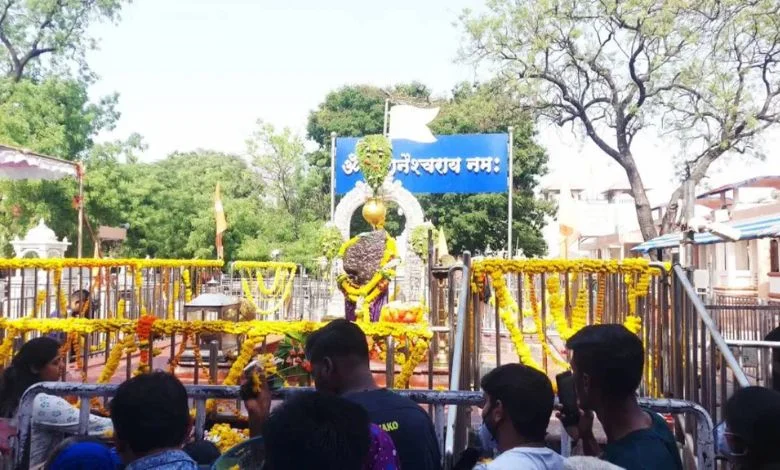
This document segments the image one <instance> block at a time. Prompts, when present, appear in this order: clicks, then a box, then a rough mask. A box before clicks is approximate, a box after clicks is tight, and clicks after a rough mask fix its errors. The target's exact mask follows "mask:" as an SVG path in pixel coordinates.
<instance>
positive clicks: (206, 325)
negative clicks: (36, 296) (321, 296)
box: [0, 318, 433, 388]
mask: <svg viewBox="0 0 780 470" xmlns="http://www.w3.org/2000/svg"><path fill="white" fill-rule="evenodd" d="M137 323H138V322H137V320H129V319H124V318H108V319H88V318H18V319H7V318H2V319H0V328H2V329H4V330H5V332H6V336H5V338H4V340H3V342H2V343H0V363H6V362H7V361H8V360H9V359H10V355H11V354H12V351H13V338H14V337H15V336H16V335H17V334H19V333H24V332H29V331H37V332H40V333H41V334H48V333H52V332H60V331H61V332H65V333H68V334H69V335H73V336H69V339H70V340H74V339H75V340H76V343H72V342H71V341H68V342H66V343H67V344H65V345H64V347H65V348H68V347H70V346H69V345H70V344H74V346H75V345H78V344H80V343H79V342H78V339H79V337H80V336H83V335H85V334H89V333H94V332H107V333H108V332H114V333H118V332H122V333H123V334H124V338H123V341H122V343H121V345H117V346H116V347H115V349H113V350H112V352H111V354H110V355H109V359H108V360H107V363H106V367H105V369H104V370H103V371H101V378H100V379H99V380H105V381H108V380H110V378H111V377H112V376H113V375H114V373H115V371H116V368H117V366H118V364H119V362H120V361H121V357H122V354H130V353H133V352H136V351H138V349H139V347H146V348H148V346H149V343H148V340H147V341H143V342H142V343H143V344H141V342H137V341H136V338H135V334H134V332H135V330H136V327H137ZM324 325H325V323H317V322H308V321H292V322H288V321H261V320H252V321H242V322H234V321H226V320H216V321H183V320H168V319H165V320H163V319H158V320H156V321H155V322H154V323H152V325H151V330H152V332H154V333H156V334H163V335H172V334H182V333H186V334H189V335H190V337H194V338H195V344H199V343H198V335H200V334H205V333H211V334H213V333H227V334H234V335H247V339H246V340H245V342H244V344H243V345H242V350H241V352H240V354H239V358H238V359H236V361H235V362H234V363H233V366H232V367H231V369H230V371H229V372H228V376H227V377H226V379H225V382H223V383H225V384H226V385H231V384H237V383H238V381H239V380H240V376H241V372H242V371H243V367H245V366H246V364H247V363H248V361H249V360H250V359H251V356H252V353H253V351H254V345H256V344H258V343H259V342H261V341H262V338H264V337H266V336H268V335H284V334H286V333H302V334H305V333H310V332H312V331H315V330H317V329H319V328H321V327H323V326H324ZM357 325H358V326H359V327H360V328H361V329H362V330H363V332H364V333H365V335H366V336H368V337H376V336H378V337H388V336H392V337H393V338H396V339H397V340H401V339H403V338H409V339H410V340H412V341H413V342H414V343H415V347H414V349H413V351H412V353H411V354H410V357H409V358H408V359H407V360H406V361H405V362H404V369H403V370H402V373H401V375H399V378H398V380H397V381H396V383H397V386H398V387H401V388H402V387H406V386H407V385H408V380H409V378H411V375H412V373H413V372H414V369H415V368H416V367H417V365H419V363H420V362H421V361H422V360H423V359H424V358H425V351H427V344H428V342H429V341H430V339H431V338H432V337H433V333H432V332H431V330H430V327H429V326H428V325H427V324H425V323H414V324H405V323H394V322H382V321H380V322H358V323H357ZM120 351H121V352H120ZM199 352H200V351H199V348H197V347H195V348H194V353H195V361H196V364H198V368H199V369H200V368H202V367H204V365H203V363H202V359H201V358H200V357H199ZM242 364H243V365H242ZM106 369H107V370H106ZM112 369H113V370H112ZM404 371H406V372H404Z"/></svg>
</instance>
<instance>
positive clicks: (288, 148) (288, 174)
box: [246, 120, 306, 220]
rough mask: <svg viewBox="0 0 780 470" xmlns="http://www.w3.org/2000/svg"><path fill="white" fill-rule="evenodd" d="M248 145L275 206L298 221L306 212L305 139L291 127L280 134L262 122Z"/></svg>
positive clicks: (258, 122) (248, 141)
mask: <svg viewBox="0 0 780 470" xmlns="http://www.w3.org/2000/svg"><path fill="white" fill-rule="evenodd" d="M246 145H247V153H248V154H249V157H250V158H251V159H252V164H253V165H254V166H255V168H256V169H257V171H258V172H259V174H260V177H261V178H262V179H263V181H265V185H266V187H267V188H268V189H269V195H270V196H272V197H273V198H274V203H275V204H276V205H277V207H279V208H281V209H283V210H285V211H286V212H287V213H288V214H290V215H291V216H293V218H294V219H295V220H297V219H298V218H299V217H300V216H301V215H302V211H303V209H304V204H303V201H302V200H301V193H300V188H301V185H302V183H303V178H304V175H305V173H306V159H305V150H306V149H305V147H304V145H303V139H301V138H300V137H298V136H296V135H293V133H292V131H291V130H290V129H288V128H285V129H284V130H282V131H281V132H280V133H277V132H276V130H275V129H274V126H273V125H271V124H268V123H265V122H263V121H262V120H259V121H257V129H256V130H255V131H254V133H253V134H252V137H251V138H250V139H248V140H247V141H246Z"/></svg>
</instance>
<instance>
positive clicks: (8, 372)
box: [0, 336, 63, 418]
mask: <svg viewBox="0 0 780 470" xmlns="http://www.w3.org/2000/svg"><path fill="white" fill-rule="evenodd" d="M62 367H63V362H62V358H61V356H60V343H59V342H57V341H56V340H54V339H52V338H49V337H46V336H43V337H40V338H34V339H31V340H30V341H28V342H26V343H24V345H23V346H22V347H21V348H20V349H19V352H17V353H16V355H15V356H14V358H13V360H12V361H11V365H10V366H8V368H6V369H5V371H3V380H2V385H0V416H2V417H6V418H10V417H11V416H12V415H13V414H14V413H15V411H16V408H17V406H19V401H20V400H21V399H22V395H23V394H24V392H25V390H27V389H28V388H29V387H30V386H31V385H33V384H36V383H38V382H56V381H57V380H59V378H60V375H61V374H62Z"/></svg>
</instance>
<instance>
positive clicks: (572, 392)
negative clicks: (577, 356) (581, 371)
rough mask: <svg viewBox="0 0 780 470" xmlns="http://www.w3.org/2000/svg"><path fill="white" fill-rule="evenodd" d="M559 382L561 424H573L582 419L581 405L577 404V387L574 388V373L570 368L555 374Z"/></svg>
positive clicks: (556, 380)
mask: <svg viewBox="0 0 780 470" xmlns="http://www.w3.org/2000/svg"><path fill="white" fill-rule="evenodd" d="M555 382H556V383H557V384H558V401H559V402H560V403H561V406H562V407H563V409H562V410H561V415H562V417H561V424H563V425H564V426H572V425H575V424H577V423H578V422H579V421H580V407H579V406H578V405H577V389H576V388H574V375H573V374H572V373H571V371H570V370H567V371H566V372H562V373H560V374H558V375H556V376H555Z"/></svg>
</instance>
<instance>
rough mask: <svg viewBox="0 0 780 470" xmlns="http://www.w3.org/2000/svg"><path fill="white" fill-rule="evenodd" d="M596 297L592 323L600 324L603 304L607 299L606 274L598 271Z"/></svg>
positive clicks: (602, 315)
mask: <svg viewBox="0 0 780 470" xmlns="http://www.w3.org/2000/svg"><path fill="white" fill-rule="evenodd" d="M597 296H598V297H597V299H596V318H595V321H594V323H595V324H596V325H601V323H602V321H603V319H604V306H605V304H606V301H607V275H606V274H604V273H599V283H598V292H597Z"/></svg>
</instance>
